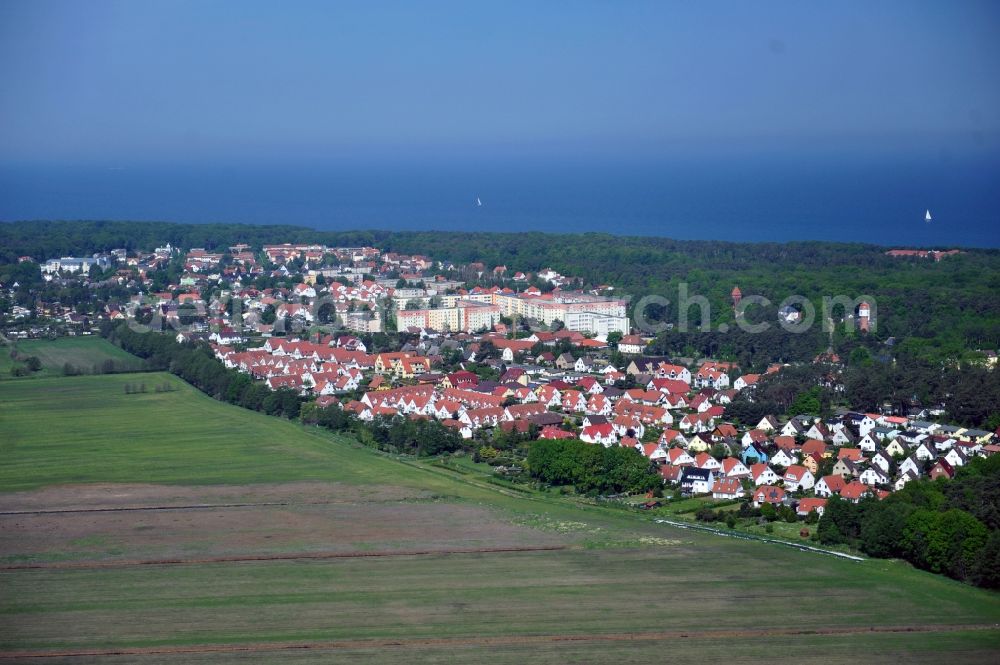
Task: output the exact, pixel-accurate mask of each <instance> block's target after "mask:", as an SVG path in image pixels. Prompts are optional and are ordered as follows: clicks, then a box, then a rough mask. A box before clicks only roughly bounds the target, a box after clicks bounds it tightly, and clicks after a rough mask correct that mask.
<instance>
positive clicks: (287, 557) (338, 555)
mask: <svg viewBox="0 0 1000 665" xmlns="http://www.w3.org/2000/svg"><path fill="white" fill-rule="evenodd" d="M565 549H567V546H566V545H540V546H536V547H475V548H451V549H438V550H434V549H430V550H382V551H372V552H302V553H294V554H262V555H243V556H219V557H208V558H200V559H135V560H131V561H88V562H82V561H81V562H71V561H58V562H52V563H24V564H14V565H9V566H0V570H60V569H73V570H76V569H91V568H127V567H134V566H190V565H199V564H213V563H242V562H247V561H299V560H304V559H364V558H379V557H397V556H430V555H440V554H501V553H510V552H552V551H556V550H565Z"/></svg>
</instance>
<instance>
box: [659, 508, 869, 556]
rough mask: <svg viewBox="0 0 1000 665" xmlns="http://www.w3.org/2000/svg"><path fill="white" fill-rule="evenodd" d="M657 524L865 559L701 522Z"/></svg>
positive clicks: (806, 550)
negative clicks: (725, 529) (706, 524)
mask: <svg viewBox="0 0 1000 665" xmlns="http://www.w3.org/2000/svg"><path fill="white" fill-rule="evenodd" d="M653 521H654V522H656V523H657V524H667V525H669V526H673V527H677V528H678V529H691V530H692V531H703V532H705V533H713V534H715V535H716V536H725V537H727V538H739V539H740V540H757V541H760V542H762V543H771V544H773V545H784V546H785V547H793V548H795V549H797V550H802V551H803V552H814V553H816V554H828V555H830V556H836V557H840V558H841V559H848V560H849V561H867V559H865V558H864V557H861V556H854V555H853V554H845V553H843V552H835V551H833V550H825V549H823V548H822V547H813V546H812V545H806V544H805V543H792V542H789V541H787V540H779V539H777V538H767V537H765V536H758V535H755V534H752V533H742V532H740V531H723V530H722V529H715V528H713V527H710V526H702V525H701V524H691V523H689V522H678V521H676V520H667V519H663V518H662V517H661V518H657V519H655V520H653Z"/></svg>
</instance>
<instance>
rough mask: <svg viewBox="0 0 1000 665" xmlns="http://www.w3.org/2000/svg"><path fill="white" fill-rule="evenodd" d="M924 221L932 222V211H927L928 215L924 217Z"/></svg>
mask: <svg viewBox="0 0 1000 665" xmlns="http://www.w3.org/2000/svg"><path fill="white" fill-rule="evenodd" d="M924 221H925V222H929V221H931V211H930V210H928V211H927V214H926V215H924Z"/></svg>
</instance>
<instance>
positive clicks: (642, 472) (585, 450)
mask: <svg viewBox="0 0 1000 665" xmlns="http://www.w3.org/2000/svg"><path fill="white" fill-rule="evenodd" d="M527 465H528V471H529V473H530V474H531V477H532V478H535V479H536V480H539V481H541V482H543V483H546V484H549V485H558V486H573V487H574V488H575V489H576V491H577V492H579V493H581V494H618V493H621V492H646V491H649V490H652V489H655V488H659V487H661V486H662V485H663V481H662V480H661V479H660V476H659V474H657V473H656V471H655V470H654V468H653V465H652V463H651V462H650V461H649V460H648V459H646V457H644V456H643V455H642V454H641V453H639V451H637V450H635V449H634V448H622V447H620V446H612V447H610V448H605V447H604V446H599V445H594V444H590V443H584V442H583V441H580V440H579V439H539V440H538V441H535V442H534V443H532V444H531V448H530V450H529V451H528V461H527Z"/></svg>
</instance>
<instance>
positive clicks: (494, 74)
mask: <svg viewBox="0 0 1000 665" xmlns="http://www.w3.org/2000/svg"><path fill="white" fill-rule="evenodd" d="M998 81H1000V2H991V1H987V2H951V1H946V0H941V1H940V2H922V1H918V0H910V1H901V2H891V1H883V2H875V3H873V2H843V1H840V2H721V1H718V2H696V3H691V2H684V3H680V2H667V1H665V0H661V1H656V2H582V1H574V2H556V1H553V2H494V3H486V2H434V1H421V2H376V1H369V2H356V3H355V2H347V1H342V2H305V1H298V2H248V1H239V2H224V1H219V0H202V1H199V2H188V1H186V0H177V1H171V2H162V1H159V2H139V1H131V2H107V1H101V0H90V1H87V2H79V1H69V2H61V1H51V0H30V1H21V0H3V2H0V83H2V85H0V160H3V161H6V162H42V163H73V162H107V163H113V162H119V161H123V162H129V161H133V162H154V163H155V162H174V161H184V160H198V161H205V160H218V161H225V160H289V161H300V160H308V159H319V158H326V157H346V158H363V157H368V156H378V155H408V154H426V153H441V154H447V153H449V152H470V151H478V150H496V151H503V150H510V151H519V152H537V153H543V154H544V153H556V154H560V153H565V154H577V153H590V152H593V153H598V154H606V155H616V154H639V155H642V154H649V155H656V154H658V153H659V152H662V151H684V152H688V153H691V154H709V153H717V152H719V151H723V152H725V151H734V150H749V151H766V150H776V149H777V150H789V151H799V152H809V151H836V150H838V149H844V148H845V146H860V147H863V148H864V149H866V150H875V151H881V152H884V153H892V152H893V151H906V150H910V149H913V148H914V147H915V146H916V147H917V148H919V149H928V150H932V151H933V150H938V149H947V150H953V151H968V152H970V153H973V154H975V153H980V152H981V153H983V154H986V155H990V156H994V155H996V153H997V152H1000V138H998V137H1000V134H998V132H1000V83H998Z"/></svg>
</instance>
